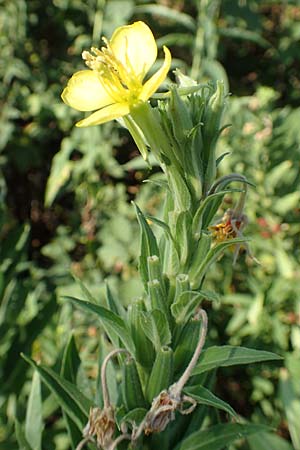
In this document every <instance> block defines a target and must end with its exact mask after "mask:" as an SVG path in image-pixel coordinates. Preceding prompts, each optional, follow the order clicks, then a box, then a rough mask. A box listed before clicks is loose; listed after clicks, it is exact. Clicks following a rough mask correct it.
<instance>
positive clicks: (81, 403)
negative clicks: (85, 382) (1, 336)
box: [22, 354, 92, 431]
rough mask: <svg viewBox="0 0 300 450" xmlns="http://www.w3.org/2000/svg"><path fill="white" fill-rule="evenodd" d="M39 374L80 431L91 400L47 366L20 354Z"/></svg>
mask: <svg viewBox="0 0 300 450" xmlns="http://www.w3.org/2000/svg"><path fill="white" fill-rule="evenodd" d="M22 357H23V358H24V359H25V361H27V362H28V363H29V364H30V365H31V366H32V367H33V368H34V369H35V370H37V371H38V373H39V374H40V376H41V379H42V380H43V382H44V383H45V384H46V386H47V387H48V388H49V389H50V391H51V392H52V393H53V394H54V396H55V397H56V399H57V401H58V403H59V404H60V406H61V408H62V409H63V410H64V411H65V413H66V414H68V415H69V416H70V417H71V419H72V420H73V422H74V423H75V424H76V425H77V427H78V428H79V430H80V431H82V429H83V427H84V426H85V424H86V422H87V419H88V416H89V410H90V407H91V406H92V402H91V401H90V400H89V399H88V398H86V397H85V396H84V395H83V394H82V393H81V392H80V391H79V390H78V389H77V388H76V386H74V385H73V384H72V383H70V382H69V381H67V380H65V379H64V378H62V377H61V376H60V375H58V374H57V373H56V372H54V371H53V370H52V369H50V368H48V367H43V366H39V365H38V364H36V363H35V361H33V360H32V359H30V358H28V357H27V356H25V355H23V354H22Z"/></svg>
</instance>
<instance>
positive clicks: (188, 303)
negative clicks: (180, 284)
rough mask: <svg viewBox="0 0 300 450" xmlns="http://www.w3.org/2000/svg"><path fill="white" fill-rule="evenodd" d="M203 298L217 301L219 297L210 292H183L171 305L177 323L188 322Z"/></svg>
mask: <svg viewBox="0 0 300 450" xmlns="http://www.w3.org/2000/svg"><path fill="white" fill-rule="evenodd" d="M202 298H207V299H209V300H213V301H217V299H218V296H217V295H216V294H214V293H213V292H210V291H198V292H196V291H185V292H182V293H181V294H180V295H179V297H178V299H177V300H176V301H175V303H173V304H172V305H171V312H172V315H173V317H174V318H175V320H176V323H183V322H187V321H188V320H189V318H190V317H191V315H192V314H193V313H194V311H195V308H196V306H197V305H199V303H200V300H201V299H202Z"/></svg>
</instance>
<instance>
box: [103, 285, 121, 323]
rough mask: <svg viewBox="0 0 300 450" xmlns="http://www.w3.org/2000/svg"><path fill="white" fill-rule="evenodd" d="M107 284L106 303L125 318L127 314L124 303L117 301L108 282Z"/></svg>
mask: <svg viewBox="0 0 300 450" xmlns="http://www.w3.org/2000/svg"><path fill="white" fill-rule="evenodd" d="M105 285H106V303H107V307H108V308H109V309H110V310H111V311H112V312H113V313H115V314H117V315H118V316H120V317H122V318H124V317H125V316H126V313H125V310H124V308H123V305H122V304H121V302H120V301H117V300H116V299H115V297H114V296H113V294H112V292H111V290H110V287H109V285H108V283H107V282H106V283H105Z"/></svg>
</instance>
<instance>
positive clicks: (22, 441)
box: [15, 419, 35, 450]
mask: <svg viewBox="0 0 300 450" xmlns="http://www.w3.org/2000/svg"><path fill="white" fill-rule="evenodd" d="M15 431H16V438H17V442H18V445H19V450H35V449H32V447H30V445H29V443H28V442H27V440H26V437H25V434H24V432H23V430H22V427H21V424H20V422H19V421H18V420H17V419H15Z"/></svg>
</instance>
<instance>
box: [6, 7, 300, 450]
mask: <svg viewBox="0 0 300 450" xmlns="http://www.w3.org/2000/svg"><path fill="white" fill-rule="evenodd" d="M134 20H144V21H145V22H146V23H147V24H148V25H149V26H150V27H151V29H152V30H153V33H154V35H155V37H156V39H157V42H158V46H159V48H161V47H162V46H163V45H167V46H168V47H169V48H170V49H171V52H172V56H173V69H175V68H176V67H178V68H180V70H182V71H183V72H184V73H186V74H188V75H190V76H192V77H193V78H195V79H196V80H197V81H199V82H204V81H207V80H211V79H212V80H217V79H223V80H224V82H225V83H226V85H227V88H228V91H229V92H230V93H231V96H230V97H229V100H228V107H227V111H226V117H225V122H224V123H230V124H231V127H230V128H228V129H226V131H225V132H224V133H223V135H222V138H221V141H220V144H219V149H218V151H219V153H220V154H222V153H224V152H228V153H229V155H228V156H227V157H226V158H224V160H223V161H222V164H221V165H220V174H226V173H229V172H230V171H233V172H240V173H242V174H244V175H245V176H247V178H248V179H249V180H250V181H251V182H252V183H255V184H256V188H255V189H251V191H250V193H249V196H248V203H247V208H246V212H247V214H248V216H249V220H250V223H249V226H248V228H247V230H246V233H247V235H248V236H250V237H251V239H252V242H251V249H252V252H253V253H254V254H255V256H256V258H257V259H258V260H259V261H260V265H258V264H255V263H254V262H253V261H251V260H249V259H248V258H246V256H245V254H241V255H240V257H239V259H238V261H237V264H236V265H235V266H234V267H233V266H232V254H230V253H229V254H228V255H226V256H224V257H223V259H222V260H221V261H220V262H218V263H217V264H216V266H215V267H214V269H213V270H212V271H211V273H210V275H209V277H208V280H207V286H208V287H209V288H210V289H211V290H214V291H216V292H217V293H218V294H219V301H218V302H216V303H215V304H211V303H207V305H206V307H207V310H208V313H209V320H210V341H211V343H216V344H226V343H230V344H233V345H245V346H249V347H253V348H260V349H266V350H271V351H274V352H276V353H279V354H281V355H282V356H284V357H285V360H284V363H283V364H284V367H282V368H279V367H276V366H274V367H273V366H272V367H273V368H270V367H271V366H270V365H268V366H263V365H257V366H251V367H247V368H246V369H245V368H244V366H243V368H242V369H241V368H237V369H235V370H233V369H230V370H225V369H224V370H223V371H222V372H220V374H219V378H218V380H217V385H216V391H217V392H218V394H219V395H220V396H221V397H222V398H223V399H224V400H227V401H228V402H229V403H231V404H232V406H234V408H235V409H236V411H237V412H238V413H239V414H241V415H242V416H244V417H245V418H247V419H251V420H252V421H254V422H260V423H266V424H268V425H271V426H272V427H273V428H274V430H275V432H276V436H274V437H272V438H269V439H271V441H270V442H268V443H267V447H264V446H263V445H265V443H262V442H261V440H257V439H256V440H255V438H251V439H249V440H248V442H247V443H243V444H241V445H242V448H245V449H250V450H252V449H254V448H255V450H264V449H273V448H274V449H275V450H288V449H292V448H294V449H295V450H300V424H299V421H298V420H296V419H298V418H299V416H300V385H299V379H300V358H299V356H300V282H299V280H300V268H299V267H300V266H299V260H300V247H299V243H300V224H299V220H300V191H299V181H300V163H299V161H300V133H299V131H300V128H299V124H300V109H299V104H300V103H299V101H300V52H299V39H300V3H299V2H298V1H296V0H295V1H276V0H273V1H272V0H269V1H265V0H261V1H260V0H235V1H230V0H223V1H221V0H219V1H218V0H202V1H197V0H190V1H188V0H157V1H156V2H150V1H147V0H144V1H143V0H140V1H138V0H137V1H134V0H106V1H105V0H52V1H50V0H43V1H40V0H26V1H25V0H0V75H1V82H0V105H1V108H0V127H1V133H0V242H1V246H0V267H1V272H0V301H1V306H0V335H1V341H0V377H1V387H0V448H1V449H8V448H9V449H12V448H18V446H17V444H16V439H15V430H14V418H15V417H16V418H17V419H18V420H19V421H20V422H21V423H25V427H26V418H25V415H26V403H27V398H28V393H29V390H30V376H31V372H30V370H29V369H28V367H27V365H26V363H25V362H24V361H23V360H22V359H21V357H20V352H24V353H27V354H32V355H33V357H34V358H35V359H36V360H39V361H42V362H43V363H45V364H47V365H49V366H52V367H55V368H59V366H60V364H61V358H62V349H63V347H64V345H65V343H66V341H67V339H68V337H69V335H70V332H71V331H72V330H73V332H74V334H75V337H76V340H77V342H78V343H79V347H80V351H81V356H82V360H83V367H82V380H83V381H82V389H83V390H87V391H88V390H89V389H91V388H92V387H91V386H92V385H93V382H94V381H95V361H96V360H97V348H98V342H99V330H98V326H97V325H96V323H95V322H94V321H93V319H90V318H88V317H87V316H86V315H82V313H79V312H78V311H76V312H75V311H73V310H72V307H71V306H70V305H69V304H68V305H67V304H64V303H63V302H62V301H61V300H60V296H61V294H62V293H63V294H64V295H66V294H71V293H72V294H73V295H76V293H77V291H78V287H77V285H76V283H75V281H74V279H73V277H72V274H74V275H75V276H77V277H79V278H80V279H81V280H82V281H83V282H84V283H85V284H86V285H87V286H88V287H89V289H90V290H91V291H92V292H93V294H94V295H95V296H96V297H97V298H99V299H100V300H101V299H102V297H103V291H104V289H105V283H104V280H108V282H109V284H110V287H111V289H112V290H113V292H114V293H115V294H116V295H118V296H119V297H120V298H121V299H122V301H123V302H124V304H125V305H126V304H128V303H129V302H130V301H131V299H133V298H137V297H138V296H139V295H140V293H141V292H142V286H141V283H140V281H139V278H138V274H137V255H138V246H139V241H138V227H137V223H136V219H135V215H134V212H133V209H132V206H131V204H130V201H131V200H132V199H135V200H136V201H137V203H138V204H139V206H140V207H141V208H142V209H143V210H145V211H147V212H149V213H150V214H159V211H160V207H161V202H162V199H163V193H162V192H161V191H160V188H159V186H158V185H157V184H154V183H143V181H144V180H146V179H149V178H150V179H152V180H154V179H159V178H160V177H161V174H160V173H159V171H158V169H157V168H156V167H155V165H154V167H153V170H152V171H150V170H149V169H148V168H147V167H146V166H145V164H144V162H143V160H142V159H141V158H140V157H139V154H138V151H137V149H136V147H135V145H134V143H133V141H132V140H131V138H130V136H129V134H128V132H127V131H126V130H124V129H123V128H121V127H120V126H119V125H118V124H117V123H108V124H106V125H104V126H101V127H100V126H99V127H92V128H87V129H76V128H75V127H74V123H75V122H76V121H77V120H78V119H80V118H81V117H82V113H78V112H76V111H74V110H71V109H70V108H68V107H67V106H66V105H64V104H63V103H62V101H61V99H60V94H61V92H62V89H63V88H64V86H65V84H66V82H67V80H68V78H69V77H70V76H71V75H72V74H73V73H74V72H75V71H76V70H80V69H83V68H84V64H83V61H82V59H81V52H82V51H83V50H85V49H88V48H89V47H90V46H91V45H96V46H99V45H101V44H100V37H101V36H102V35H106V36H108V37H110V36H111V34H112V32H113V30H114V29H115V27H117V26H120V25H123V24H126V23H131V22H132V21H134ZM154 69H155V68H154ZM173 80H174V78H173V75H172V73H171V74H170V79H169V80H167V82H166V84H165V86H164V87H166V86H167V84H168V82H172V81H173ZM232 201H234V199H232V198H227V199H226V202H227V203H226V204H225V205H224V210H226V208H228V207H230V206H231V204H232ZM224 210H223V211H220V216H222V213H223V212H224ZM42 395H43V400H44V404H43V419H44V427H45V428H44V432H43V437H44V438H43V446H42V448H43V449H44V448H45V449H58V450H65V449H68V448H69V444H68V440H67V435H66V431H65V427H64V423H63V419H62V417H61V415H60V413H59V409H58V405H57V404H56V402H55V400H54V399H53V398H52V396H51V395H50V394H49V392H48V391H47V390H46V388H45V389H44V388H43V392H42ZM232 448H240V447H239V446H236V447H232Z"/></svg>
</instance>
